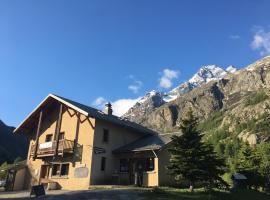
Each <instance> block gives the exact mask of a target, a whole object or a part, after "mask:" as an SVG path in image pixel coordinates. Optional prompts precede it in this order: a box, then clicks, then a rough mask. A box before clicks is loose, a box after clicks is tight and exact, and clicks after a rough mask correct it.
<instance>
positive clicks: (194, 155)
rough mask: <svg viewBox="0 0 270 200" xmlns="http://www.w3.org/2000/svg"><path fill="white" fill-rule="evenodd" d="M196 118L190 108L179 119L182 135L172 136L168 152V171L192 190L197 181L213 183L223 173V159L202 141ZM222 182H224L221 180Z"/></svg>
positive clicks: (218, 179)
mask: <svg viewBox="0 0 270 200" xmlns="http://www.w3.org/2000/svg"><path fill="white" fill-rule="evenodd" d="M197 124H198V120H197V118H196V117H195V116H194V115H193V112H192V110H191V109H189V111H188V112H187V114H186V115H185V116H184V117H183V118H182V119H181V124H180V130H181V132H182V135H180V136H176V135H174V136H172V142H171V146H170V148H169V152H170V153H171V158H170V163H169V165H168V166H167V168H168V169H169V173H170V174H172V175H174V176H175V177H181V178H183V179H184V180H187V181H189V183H190V190H191V191H193V187H194V184H195V183H196V182H197V181H202V182H204V183H209V184H208V185H210V186H212V185H213V183H215V182H217V181H219V182H222V180H221V178H220V175H222V174H223V173H224V169H223V168H224V161H223V160H222V159H219V158H218V157H217V155H216V153H215V152H214V150H213V148H212V146H209V145H206V144H204V143H203V142H202V135H201V134H200V133H199V132H198V130H197ZM223 183H224V182H223Z"/></svg>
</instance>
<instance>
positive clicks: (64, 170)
mask: <svg viewBox="0 0 270 200" xmlns="http://www.w3.org/2000/svg"><path fill="white" fill-rule="evenodd" d="M68 171H69V164H68V163H63V164H54V165H53V167H52V176H68Z"/></svg>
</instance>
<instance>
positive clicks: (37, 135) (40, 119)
mask: <svg viewBox="0 0 270 200" xmlns="http://www.w3.org/2000/svg"><path fill="white" fill-rule="evenodd" d="M42 115H43V111H42V110H41V111H40V113H39V119H38V127H37V133H36V145H35V151H34V155H33V160H35V159H36V157H37V151H38V145H39V136H40V129H41V121H42Z"/></svg>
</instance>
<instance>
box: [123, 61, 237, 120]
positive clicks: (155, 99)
mask: <svg viewBox="0 0 270 200" xmlns="http://www.w3.org/2000/svg"><path fill="white" fill-rule="evenodd" d="M236 71H237V69H236V68H235V67H233V66H229V67H228V68H227V69H222V68H221V67H219V66H217V65H207V66H203V67H201V68H200V69H199V71H198V72H197V73H196V74H194V75H193V77H192V78H191V79H190V80H188V81H186V82H184V83H182V84H180V85H179V86H178V87H176V88H174V89H173V90H171V91H169V92H167V93H162V92H158V91H154V90H153V91H151V92H149V93H147V94H146V96H144V97H142V98H141V99H140V100H139V101H138V102H137V103H136V104H135V105H134V106H133V107H131V108H130V109H129V110H128V111H127V113H125V114H124V115H123V117H125V118H128V119H129V120H131V121H136V122H139V123H140V122H141V120H142V119H143V116H146V115H148V114H149V113H151V112H153V111H154V110H155V109H156V108H158V107H160V106H162V105H163V104H166V103H168V102H171V101H173V100H175V99H176V98H178V97H179V96H181V95H183V94H185V93H188V92H190V91H191V90H193V89H194V88H196V87H199V86H201V85H203V84H205V83H208V82H210V81H214V80H219V79H222V78H223V77H225V76H226V75H228V74H230V73H235V72H236Z"/></svg>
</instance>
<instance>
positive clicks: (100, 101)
mask: <svg viewBox="0 0 270 200" xmlns="http://www.w3.org/2000/svg"><path fill="white" fill-rule="evenodd" d="M140 98H141V97H139V98H136V99H118V100H116V101H114V102H112V103H111V104H112V109H113V114H114V115H116V116H122V115H123V114H125V113H126V112H127V111H128V110H129V109H130V108H131V107H132V106H133V105H134V104H135V103H136V102H137V101H139V99H140ZM107 102H108V101H107V100H106V99H105V98H103V97H98V98H97V99H96V100H95V101H93V102H92V105H93V106H94V107H96V108H98V109H100V110H103V109H104V105H105V103H107Z"/></svg>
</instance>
